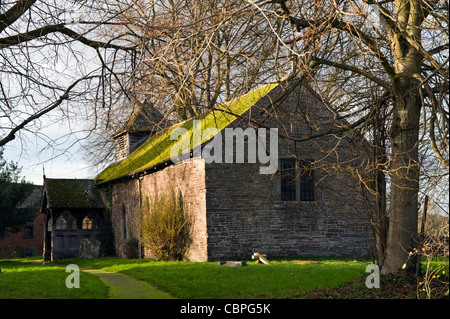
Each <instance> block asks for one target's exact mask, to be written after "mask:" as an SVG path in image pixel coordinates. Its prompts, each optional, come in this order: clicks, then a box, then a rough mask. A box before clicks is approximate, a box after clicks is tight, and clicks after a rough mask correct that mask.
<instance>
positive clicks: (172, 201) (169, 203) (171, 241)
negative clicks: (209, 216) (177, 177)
mask: <svg viewBox="0 0 450 319" xmlns="http://www.w3.org/2000/svg"><path fill="white" fill-rule="evenodd" d="M171 189H172V191H170V192H168V193H167V194H162V195H159V194H156V195H155V197H154V198H153V199H150V198H147V199H146V201H144V204H143V205H142V206H143V207H142V211H141V214H140V240H141V242H142V243H143V245H144V247H145V248H147V249H149V250H150V252H151V255H152V257H153V258H155V259H157V260H169V261H175V260H183V259H185V257H186V253H187V251H188V249H189V246H190V244H191V243H192V219H191V217H190V216H189V215H188V213H187V212H186V207H185V204H184V202H183V198H182V196H181V193H175V191H174V190H173V188H171Z"/></svg>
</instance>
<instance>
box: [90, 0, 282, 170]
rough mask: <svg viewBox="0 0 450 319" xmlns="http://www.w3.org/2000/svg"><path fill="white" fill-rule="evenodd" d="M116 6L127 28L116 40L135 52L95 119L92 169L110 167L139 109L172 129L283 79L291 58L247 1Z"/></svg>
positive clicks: (118, 3) (119, 3) (178, 0)
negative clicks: (152, 111) (147, 106)
mask: <svg viewBox="0 0 450 319" xmlns="http://www.w3.org/2000/svg"><path fill="white" fill-rule="evenodd" d="M113 2H114V3H115V4H116V8H117V9H118V10H119V11H117V17H119V19H120V21H121V22H122V23H121V25H118V26H117V32H118V33H120V34H125V35H126V39H127V41H129V42H130V43H132V44H133V47H135V48H136V50H135V52H134V55H133V59H132V61H131V62H132V65H130V67H129V68H128V69H127V72H126V73H124V74H123V75H122V76H121V77H117V78H115V79H112V80H114V81H113V82H111V88H112V90H111V91H110V94H111V95H110V96H109V98H110V99H111V100H110V102H109V104H110V106H109V108H106V109H105V111H106V112H103V113H102V112H100V113H99V114H98V115H99V117H100V118H101V119H102V120H101V121H100V123H102V124H101V126H100V127H99V130H96V131H95V133H93V137H92V141H93V143H96V145H98V147H97V148H96V150H97V152H96V153H92V152H90V154H88V157H89V158H90V159H91V162H93V163H94V164H104V163H105V162H108V161H107V159H111V157H112V152H111V150H112V149H113V148H112V145H111V144H110V142H109V141H108V140H110V136H111V134H113V133H114V132H117V130H118V129H120V128H121V127H122V126H123V124H122V123H124V122H125V119H126V118H127V116H129V114H130V113H131V112H132V111H133V108H134V107H136V105H139V104H140V103H144V102H145V103H151V104H152V105H153V107H155V108H156V109H158V110H159V111H160V112H161V113H163V114H164V115H165V119H166V120H167V121H171V122H177V121H183V120H186V119H188V118H191V117H196V116H199V115H200V114H201V113H203V112H204V111H206V110H208V109H211V108H212V107H214V106H216V105H218V104H220V103H222V102H225V101H229V100H231V99H233V98H234V97H237V96H239V95H241V94H243V93H246V92H248V91H249V90H251V89H253V88H255V87H256V86H258V85H260V84H262V83H267V81H272V80H273V79H275V77H276V74H279V75H281V76H282V75H284V74H285V73H286V67H285V65H284V64H283V65H280V67H279V68H278V70H274V67H273V63H274V61H275V60H278V61H282V60H283V59H284V58H286V56H285V55H283V53H280V52H277V36H276V34H274V33H273V32H271V31H270V29H269V24H268V21H267V20H266V19H265V18H264V16H262V15H261V14H260V12H259V10H256V9H255V8H254V7H253V6H252V5H250V4H247V3H246V2H245V1H242V0H220V1H219V0H209V1H185V0H183V1H181V0H171V1H146V0H138V1H134V2H133V6H127V2H128V1H124V0H115V1H113ZM280 23H283V21H281V20H280ZM123 87H126V89H125V90H123V89H119V88H123ZM111 110H112V111H111ZM108 143H109V144H108ZM90 145H92V143H90ZM105 146H106V147H105ZM99 149H103V153H102V155H100V154H99V152H98V150H99ZM88 152H89V150H88ZM99 155H100V156H99ZM105 159H106V161H105Z"/></svg>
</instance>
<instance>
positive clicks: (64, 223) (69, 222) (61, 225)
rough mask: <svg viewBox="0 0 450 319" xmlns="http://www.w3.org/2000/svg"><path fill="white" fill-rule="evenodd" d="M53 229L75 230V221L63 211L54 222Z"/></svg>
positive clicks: (69, 213) (67, 212) (66, 211)
mask: <svg viewBox="0 0 450 319" xmlns="http://www.w3.org/2000/svg"><path fill="white" fill-rule="evenodd" d="M55 229H57V230H70V229H77V221H76V219H75V218H74V217H73V215H72V213H71V212H69V211H68V210H65V211H63V212H62V214H61V215H59V217H58V219H57V220H56V227H55Z"/></svg>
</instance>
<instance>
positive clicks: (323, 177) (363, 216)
mask: <svg viewBox="0 0 450 319" xmlns="http://www.w3.org/2000/svg"><path fill="white" fill-rule="evenodd" d="M277 94H278V96H279V97H280V98H279V100H278V101H276V102H277V107H276V108H274V112H273V113H272V116H270V117H268V118H266V119H264V118H263V117H262V116H260V114H264V113H263V112H255V110H256V109H257V108H258V106H261V107H263V106H265V105H267V103H272V102H274V101H275V99H272V100H271V101H267V99H266V100H265V101H264V99H263V101H261V103H258V104H257V105H256V106H255V107H254V108H253V109H252V114H251V117H252V119H251V120H248V118H249V117H250V114H247V118H246V117H245V116H244V117H243V120H242V121H241V122H240V123H235V124H234V126H240V127H243V128H245V127H249V123H251V122H258V123H264V126H265V127H266V128H270V127H278V128H279V133H280V134H281V135H282V136H288V137H289V138H286V139H279V157H280V158H293V157H294V158H297V159H299V160H302V159H306V160H310V161H313V162H314V174H315V180H316V182H317V183H316V185H315V201H313V202H300V201H298V197H297V201H294V202H282V201H280V186H279V185H280V182H279V180H280V176H279V174H274V175H261V174H260V173H259V167H260V164H249V163H245V164H236V163H235V164H225V163H224V164H217V163H211V164H206V168H205V170H206V188H207V190H208V192H207V194H206V203H207V211H208V213H207V216H208V218H207V225H208V259H209V260H220V259H222V260H223V259H230V258H239V259H243V258H250V257H251V255H252V253H253V252H260V253H265V254H268V256H269V257H270V256H298V255H304V256H355V257H357V256H367V255H368V254H369V249H370V246H371V244H372V235H371V233H370V229H369V227H368V224H367V214H368V213H369V212H370V206H368V204H367V199H366V198H364V197H363V196H362V193H361V186H360V183H359V180H358V178H357V177H355V176H356V174H355V172H356V170H357V169H358V167H360V166H361V165H362V164H363V163H364V159H365V158H366V157H367V155H366V153H364V151H361V150H362V149H363V146H364V147H366V145H365V143H364V141H362V140H361V139H358V137H357V136H354V135H351V134H342V135H339V136H336V137H332V138H330V137H322V138H315V139H308V137H309V136H311V135H314V134H317V133H320V132H323V131H325V130H329V129H334V128H336V126H335V125H334V123H333V120H334V115H333V114H332V113H331V112H330V111H329V110H327V109H326V107H325V105H323V104H322V103H321V101H320V99H318V97H317V96H316V95H315V94H314V93H313V92H312V91H310V90H309V89H308V88H305V87H297V88H296V89H295V90H294V91H293V92H290V94H289V95H287V96H286V97H283V92H282V91H281V90H280V91H279V92H277ZM273 114H276V117H275V116H273ZM294 140H296V141H294ZM300 140H301V141H300ZM361 145H362V146H361Z"/></svg>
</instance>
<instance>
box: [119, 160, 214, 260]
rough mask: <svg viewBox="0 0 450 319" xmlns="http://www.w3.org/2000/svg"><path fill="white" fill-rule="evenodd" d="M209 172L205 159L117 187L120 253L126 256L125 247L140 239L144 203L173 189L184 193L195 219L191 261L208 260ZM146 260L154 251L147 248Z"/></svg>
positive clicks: (161, 171) (145, 252)
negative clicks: (128, 242)
mask: <svg viewBox="0 0 450 319" xmlns="http://www.w3.org/2000/svg"><path fill="white" fill-rule="evenodd" d="M204 172H205V170H204V162H203V160H201V159H198V158H196V159H191V160H189V161H188V162H181V163H178V164H175V165H171V166H168V167H166V168H164V169H162V170H159V171H157V172H155V173H152V174H147V175H144V176H142V177H140V178H136V179H132V180H128V181H125V182H121V183H118V184H116V185H115V186H114V187H113V198H112V200H113V228H114V235H115V244H116V252H117V255H118V256H121V257H125V254H124V245H125V243H126V241H127V239H128V238H138V237H139V236H138V228H137V226H138V221H137V216H138V210H139V205H140V201H142V202H143V201H145V200H146V199H147V198H153V197H154V196H155V194H156V193H158V194H163V193H166V192H168V191H169V190H170V189H171V188H174V189H175V191H178V190H181V193H182V196H183V200H184V201H185V203H186V205H187V209H188V212H189V214H190V215H191V216H192V217H193V220H194V227H193V229H194V230H193V244H192V245H191V248H190V250H189V252H188V260H191V261H205V260H206V258H207V252H206V249H207V248H206V200H205V173H204ZM123 210H124V211H125V213H126V221H127V227H128V229H127V238H124V236H123V218H122V215H123ZM144 255H145V257H151V252H150V251H148V250H146V249H144Z"/></svg>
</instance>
